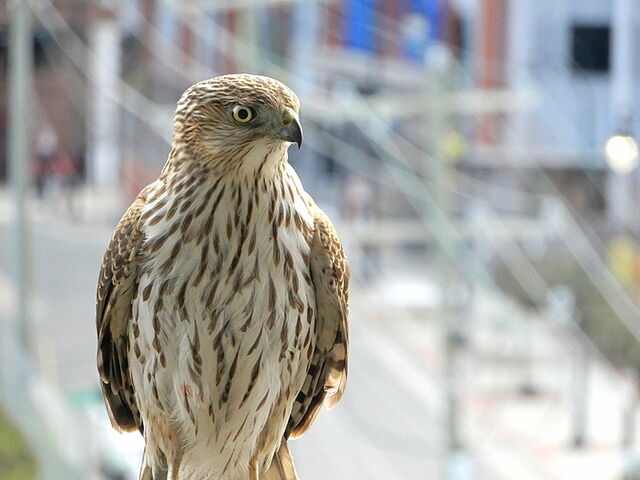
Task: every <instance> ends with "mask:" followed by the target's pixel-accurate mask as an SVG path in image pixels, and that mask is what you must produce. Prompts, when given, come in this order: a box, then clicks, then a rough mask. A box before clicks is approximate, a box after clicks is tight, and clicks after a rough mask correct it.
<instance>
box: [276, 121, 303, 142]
mask: <svg viewBox="0 0 640 480" xmlns="http://www.w3.org/2000/svg"><path fill="white" fill-rule="evenodd" d="M280 139H282V140H285V141H287V142H291V143H295V144H297V145H298V148H300V147H301V146H302V127H301V125H300V122H299V121H298V120H297V119H296V120H294V121H293V122H291V123H289V125H287V126H286V127H283V128H282V129H281V130H280Z"/></svg>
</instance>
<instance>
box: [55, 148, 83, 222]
mask: <svg viewBox="0 0 640 480" xmlns="http://www.w3.org/2000/svg"><path fill="white" fill-rule="evenodd" d="M51 179H52V183H53V185H55V192H56V197H57V199H56V200H57V202H55V203H56V204H57V205H58V206H59V207H60V209H64V210H66V213H67V214H68V215H69V217H71V218H72V219H73V218H75V217H76V209H75V206H74V204H75V203H74V198H75V193H76V192H75V190H76V186H77V185H78V182H79V169H78V162H77V161H76V159H75V158H74V157H73V156H72V155H71V154H69V152H67V151H64V150H60V151H59V152H58V153H57V154H56V155H55V156H54V157H53V160H52V162H51Z"/></svg>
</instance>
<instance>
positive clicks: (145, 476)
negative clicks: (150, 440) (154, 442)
mask: <svg viewBox="0 0 640 480" xmlns="http://www.w3.org/2000/svg"><path fill="white" fill-rule="evenodd" d="M167 474H168V471H167V469H162V470H160V471H157V470H156V471H155V472H154V471H153V468H152V467H151V465H149V462H148V461H147V451H146V448H145V452H144V455H143V456H142V465H140V477H139V478H140V480H167Z"/></svg>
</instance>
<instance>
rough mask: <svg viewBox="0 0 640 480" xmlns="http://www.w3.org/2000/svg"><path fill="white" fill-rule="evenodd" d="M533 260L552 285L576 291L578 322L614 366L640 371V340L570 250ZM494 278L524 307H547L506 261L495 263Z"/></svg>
mask: <svg viewBox="0 0 640 480" xmlns="http://www.w3.org/2000/svg"><path fill="white" fill-rule="evenodd" d="M531 264H532V265H533V267H534V268H535V269H536V271H537V272H538V273H539V274H540V276H541V277H542V278H543V279H544V281H545V283H546V284H547V285H548V286H549V288H554V287H558V286H564V287H567V288H569V289H570V290H571V291H572V292H573V294H574V295H575V320H576V322H578V324H579V326H580V328H582V330H583V331H584V332H585V333H586V334H587V335H588V336H589V337H590V338H591V340H592V341H593V343H594V344H595V345H596V346H597V347H598V349H599V350H600V351H601V352H602V353H603V354H604V355H605V356H606V357H607V358H608V359H609V361H610V362H611V363H612V364H613V365H614V366H616V367H619V368H633V369H635V370H636V371H640V343H639V342H638V341H637V340H636V339H635V337H633V335H631V333H630V332H629V330H628V329H627V327H626V326H625V325H624V324H623V323H622V322H621V321H620V319H619V318H618V316H617V315H616V314H615V313H614V311H613V309H612V308H611V306H610V305H609V303H608V302H607V301H606V300H605V299H604V297H603V296H602V294H601V293H600V291H599V290H598V288H597V287H596V286H595V285H594V284H593V283H592V282H591V280H590V279H589V277H588V276H587V275H586V273H585V272H584V271H583V270H582V268H581V267H580V265H579V264H578V263H577V262H576V260H575V259H574V258H573V257H572V256H571V254H570V253H569V252H566V251H556V252H553V253H550V254H548V255H545V256H543V257H542V258H540V259H538V260H531ZM495 279H496V283H497V284H498V286H499V287H500V288H501V289H502V290H503V291H504V292H505V293H507V294H508V295H511V296H512V297H513V298H515V299H516V300H517V301H518V302H519V303H520V304H521V305H523V306H524V307H525V308H529V309H533V310H541V311H542V310H544V309H545V308H546V307H547V298H531V295H529V294H528V293H527V292H526V291H525V289H524V288H523V287H522V286H521V285H520V283H519V282H518V281H517V279H516V277H515V276H514V275H513V273H512V272H511V271H510V270H509V268H508V267H507V266H506V265H505V264H504V263H501V262H499V263H498V264H497V265H496V268H495ZM632 298H633V297H632Z"/></svg>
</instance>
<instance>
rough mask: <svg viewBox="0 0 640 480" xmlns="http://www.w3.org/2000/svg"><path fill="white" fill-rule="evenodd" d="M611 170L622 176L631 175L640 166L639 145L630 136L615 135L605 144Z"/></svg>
mask: <svg viewBox="0 0 640 480" xmlns="http://www.w3.org/2000/svg"><path fill="white" fill-rule="evenodd" d="M605 154H606V158H607V165H608V166H609V168H610V169H611V170H612V171H613V172H615V173H617V174H620V175H624V174H625V173H629V172H630V171H632V170H633V169H634V168H636V166H637V165H638V144H637V143H636V141H635V139H634V138H633V137H632V136H630V135H613V136H611V137H609V139H608V140H607V143H606V144H605Z"/></svg>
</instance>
